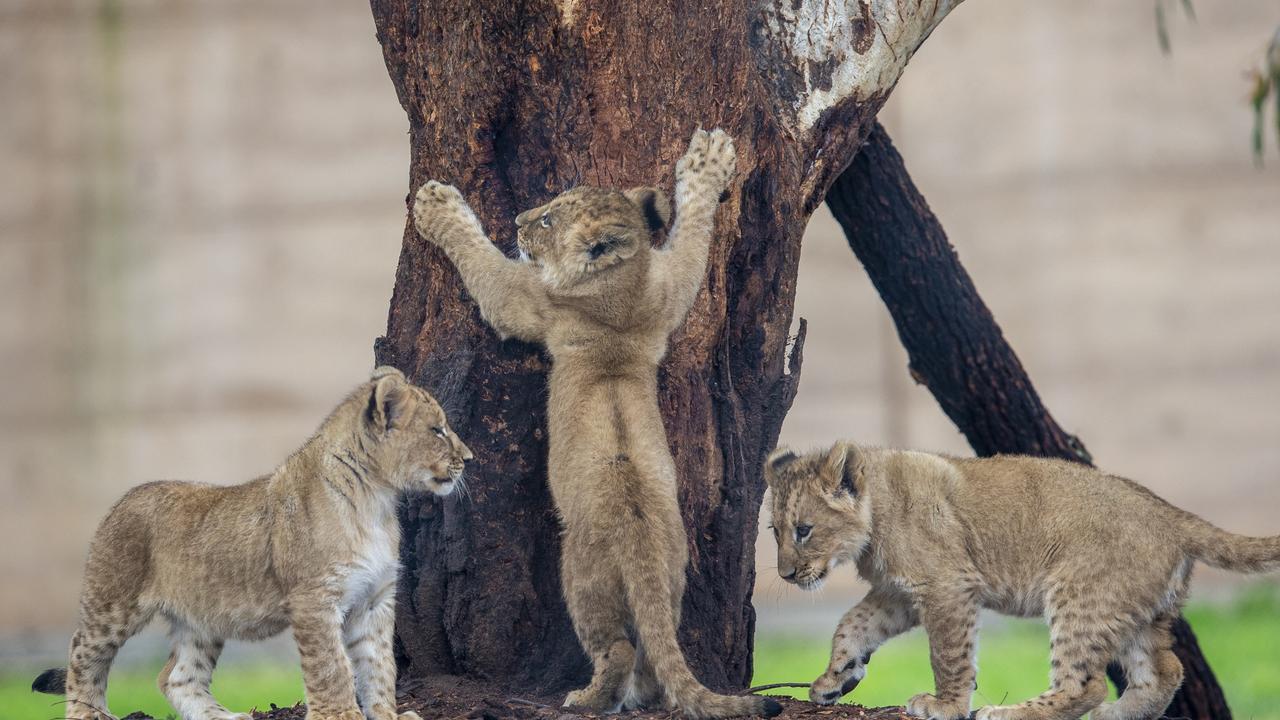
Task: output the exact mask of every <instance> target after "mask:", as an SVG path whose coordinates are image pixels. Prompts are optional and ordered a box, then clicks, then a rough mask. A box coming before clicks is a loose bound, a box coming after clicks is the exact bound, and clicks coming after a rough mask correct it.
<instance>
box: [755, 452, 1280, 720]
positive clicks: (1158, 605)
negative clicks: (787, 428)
mask: <svg viewBox="0 0 1280 720" xmlns="http://www.w3.org/2000/svg"><path fill="white" fill-rule="evenodd" d="M765 478H766V479H767V480H768V483H769V488H770V489H771V490H772V492H773V529H774V535H775V536H776V538H777V541H778V572H779V574H781V575H782V577H783V579H784V580H787V581H788V582H793V583H796V584H798V585H799V586H800V587H802V588H805V589H812V588H816V587H817V586H818V585H819V584H821V582H822V580H823V579H824V578H825V577H826V575H827V573H828V572H829V571H830V570H831V569H832V568H834V567H835V566H836V565H839V564H841V563H846V562H852V563H855V564H856V565H857V568H858V573H859V574H860V575H861V576H862V577H863V578H864V579H865V580H867V581H868V582H870V583H871V586H872V587H871V591H870V592H869V593H867V596H866V597H865V598H863V600H862V602H861V603H859V604H858V605H856V606H855V607H854V608H853V609H851V610H850V611H849V612H848V613H846V614H845V616H844V618H843V619H842V620H841V621H840V625H839V627H838V628H837V629H836V634H835V639H834V641H833V642H832V649H831V663H830V665H828V667H827V671H826V673H824V674H823V675H822V677H820V678H818V679H817V680H815V681H814V683H813V686H812V687H811V688H810V691H809V696H810V698H811V699H813V700H814V701H815V702H819V703H824V704H826V703H834V702H835V701H836V700H838V699H839V698H840V696H841V695H844V694H845V693H847V692H849V691H850V690H852V689H853V688H854V686H856V685H857V684H858V682H859V681H860V680H862V678H863V676H864V675H865V674H866V666H867V661H868V659H869V658H870V657H871V653H872V652H873V651H874V650H875V649H876V648H877V647H879V646H880V645H881V644H882V643H883V642H885V641H886V640H888V639H889V638H891V637H893V636H895V635H897V634H899V633H902V632H904V631H906V630H908V629H910V628H912V627H914V626H915V625H917V624H920V625H923V626H924V629H925V631H926V632H927V633H928V635H929V655H930V659H931V661H932V665H933V676H934V683H935V685H936V687H935V694H933V695H929V694H922V695H917V696H915V697H914V698H912V699H911V701H910V702H908V703H907V711H908V712H910V713H911V714H912V715H914V716H916V717H921V718H933V719H936V720H955V719H956V718H963V717H967V716H968V715H969V699H970V695H971V694H972V693H973V691H974V677H975V670H976V669H975V667H974V664H973V653H974V649H975V647H976V643H975V634H976V631H977V621H978V609H979V608H989V609H992V610H996V611H998V612H1002V613H1006V614H1009V615H1021V616H1028V617H1030V616H1036V615H1043V616H1044V617H1045V618H1046V619H1047V620H1048V623H1049V631H1050V635H1049V636H1050V648H1051V654H1052V663H1051V667H1052V670H1051V673H1050V675H1051V678H1052V682H1053V686H1052V687H1051V688H1050V689H1049V690H1048V691H1046V692H1044V693H1042V694H1041V695H1040V696H1039V697H1037V698H1034V699H1032V700H1029V701H1027V702H1024V703H1021V704H1019V705H1010V706H992V707H984V708H982V709H981V710H978V712H977V713H976V718H977V719H978V720H984V719H985V720H1014V719H1016V720H1074V719H1075V718H1078V717H1080V716H1081V715H1083V714H1084V713H1086V712H1089V711H1090V710H1093V715H1092V717H1093V718H1094V720H1146V719H1147V718H1156V717H1159V716H1160V714H1161V713H1162V712H1163V711H1164V709H1165V708H1166V707H1167V706H1168V705H1169V701H1170V700H1171V699H1172V698H1173V694H1174V692H1175V691H1176V690H1177V689H1178V685H1179V684H1180V683H1181V682H1182V665H1181V664H1180V663H1179V661H1178V658H1177V657H1176V656H1175V655H1174V654H1173V652H1172V650H1170V647H1171V644H1172V638H1171V635H1170V631H1169V627H1170V624H1171V623H1172V622H1173V621H1174V620H1175V619H1176V618H1177V617H1178V613H1179V609H1180V607H1181V604H1182V601H1183V598H1184V596H1185V595H1186V590H1187V580H1188V578H1189V576H1190V574H1191V567H1192V565H1193V563H1194V562H1195V561H1196V560H1201V561H1204V562H1206V563H1208V564H1210V565H1213V566H1215V567H1221V568H1227V569H1229V570H1236V571H1240V572H1260V571H1266V570H1272V569H1277V568H1280V537H1272V538H1250V537H1242V536H1240V535H1233V534H1231V533H1228V532H1225V531H1223V530H1219V529H1218V528H1216V527H1214V526H1213V525H1210V524H1209V523H1208V522H1206V521H1204V520H1202V519H1200V518H1199V517H1196V516H1195V515H1192V514H1191V513H1189V512H1186V511H1184V510H1179V509H1178V508H1176V507H1174V506H1172V505H1170V504H1169V503H1167V502H1165V501H1163V500H1161V499H1160V498H1158V497H1156V496H1155V495H1153V494H1152V493H1151V492H1150V491H1149V490H1147V489H1146V488H1144V487H1142V486H1140V485H1138V484H1136V483H1133V482H1130V481H1128V480H1125V479H1123V478H1118V477H1115V476H1111V475H1106V474H1104V473H1102V472H1099V471H1097V470H1094V469H1092V468H1089V467H1085V466H1084V465H1078V464H1076V463H1071V462H1067V461H1065V460H1053V459H1045V458H1032V457H1023V456H1012V455H1011V456H998V457H993V458H966V459H960V458H951V457H942V456H939V455H931V454H928V453H921V452H908V451H896V450H881V449H875V448H863V447H858V446H855V445H852V444H849V443H839V444H837V445H836V446H835V447H834V448H832V449H831V450H830V451H828V452H821V453H813V454H810V455H805V456H797V455H796V454H795V453H793V452H791V451H790V450H787V449H785V448H784V449H779V450H776V451H775V452H774V453H773V454H772V455H771V456H770V457H769V460H768V462H767V464H766V466H765ZM1112 661H1115V662H1117V663H1119V664H1120V665H1121V666H1122V667H1123V668H1124V673H1125V676H1126V677H1127V678H1128V681H1129V683H1128V688H1127V689H1126V690H1125V691H1124V693H1123V694H1122V695H1121V696H1120V698H1119V699H1118V700H1116V701H1115V702H1113V703H1106V704H1102V705H1101V706H1100V705H1099V704H1100V703H1102V701H1103V699H1105V698H1106V695H1107V685H1106V682H1107V680H1106V667H1107V664H1108V663H1109V662H1112Z"/></svg>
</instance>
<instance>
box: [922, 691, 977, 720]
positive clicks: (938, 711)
mask: <svg viewBox="0 0 1280 720" xmlns="http://www.w3.org/2000/svg"><path fill="white" fill-rule="evenodd" d="M907 714H908V715H910V716H912V717H918V718H925V720H961V718H966V717H969V706H968V705H967V704H963V705H962V704H961V703H960V702H959V701H958V700H944V699H941V698H937V697H934V696H933V695H930V694H929V693H920V694H919V695H916V696H915V697H913V698H911V699H910V700H908V701H907Z"/></svg>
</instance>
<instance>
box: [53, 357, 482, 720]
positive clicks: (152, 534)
mask: <svg viewBox="0 0 1280 720" xmlns="http://www.w3.org/2000/svg"><path fill="white" fill-rule="evenodd" d="M470 458H471V452H470V451H469V450H468V449H467V447H466V445H464V444H463V443H462V442H461V441H460V440H458V438H457V437H456V436H455V435H454V434H453V432H452V431H451V430H449V427H448V423H447V422H446V420H445V416H444V412H443V411H442V410H441V409H440V406H439V405H438V404H437V403H436V401H435V400H434V399H432V398H431V396H430V395H428V394H427V393H426V392H424V391H423V390H421V389H419V388H417V387H414V386H413V385H411V384H410V383H409V382H408V381H407V380H406V379H405V377H404V375H402V374H401V373H400V371H398V370H395V369H394V368H378V369H377V370H375V371H374V374H373V378H372V380H371V381H370V382H368V383H365V384H363V385H361V386H360V387H358V388H357V389H356V390H355V391H354V392H353V393H352V394H351V395H350V396H348V397H347V399H346V400H344V401H343V402H342V404H341V405H339V406H338V407H337V409H336V410H334V411H333V413H332V414H330V415H329V417H328V418H327V419H326V420H325V421H324V423H323V424H322V425H321V426H320V429H319V430H318V431H317V432H316V434H315V436H314V437H312V438H311V439H310V440H309V441H308V442H307V443H306V444H305V445H303V446H302V448H301V449H299V450H298V451H297V452H295V453H294V454H293V455H292V456H290V457H289V459H288V460H286V461H285V462H284V464H283V465H281V466H280V467H279V468H278V469H277V470H276V471H275V472H274V473H272V474H271V475H268V476H266V477H262V478H258V479H257V480H253V481H250V482H248V483H245V484H243V485H233V486H214V485H204V484H196V483H184V482H154V483H148V484H146V485H140V486H138V487H136V488H134V489H133V490H131V491H129V493H127V494H126V495H125V496H124V497H123V498H122V499H121V500H120V501H119V502H117V503H116V505H115V507H113V508H112V509H111V511H110V512H109V513H108V515H107V517H106V519H104V520H103V521H102V525H101V526H100V527H99V528H98V531H97V533H96V534H95V535H94V538H93V542H92V544H91V545H90V547H89V560H88V563H87V565H86V567H85V576H84V590H83V592H82V594H81V598H80V626H79V628H78V629H77V630H76V632H75V634H74V636H73V637H72V639H71V651H70V658H69V662H68V665H67V670H66V674H65V692H66V695H67V701H66V717H67V718H74V719H76V720H82V719H86V720H87V719H93V720H104V719H106V718H109V717H111V716H110V715H108V713H107V710H106V696H105V690H106V681H107V672H108V670H109V669H110V666H111V662H112V660H113V659H114V657H115V654H116V651H117V650H118V649H119V648H120V646H121V645H122V644H123V643H124V641H125V640H127V639H128V638H129V637H130V636H131V635H133V634H134V633H136V632H137V631H138V630H139V629H141V628H142V626H143V625H145V624H146V623H147V622H148V621H149V620H150V619H151V618H152V617H153V616H155V615H159V616H161V617H163V618H165V619H166V620H168V622H169V625H170V628H171V629H170V637H171V639H172V643H173V651H172V654H171V655H170V657H169V662H168V664H166V665H165V668H164V670H163V671H162V672H161V673H160V678H159V685H160V689H161V690H162V691H163V692H164V694H165V696H166V697H167V698H168V699H169V702H170V704H172V705H173V707H174V709H175V710H177V711H178V713H179V714H180V715H181V716H182V718H183V719H184V720H227V719H230V718H234V719H235V720H248V718H249V715H247V714H244V713H232V712H230V711H228V710H227V709H226V708H223V707H222V706H221V705H219V704H218V703H217V702H216V701H215V700H214V699H213V697H212V696H211V695H210V694H209V681H210V677H211V676H212V674H213V667H214V664H215V663H216V662H217V659H218V655H219V653H220V652H221V650H222V644H223V641H224V640H225V639H227V638H237V639H248V640H253V639H262V638H266V637H269V636H271V635H275V634H276V633H279V632H280V631H282V630H284V629H285V628H286V627H291V628H292V629H293V634H294V638H295V640H296V641H297V644H298V652H299V654H300V655H301V656H302V672H303V680H304V684H305V686H306V694H307V718H308V719H309V720H360V719H362V718H366V717H367V718H369V720H396V719H397V718H399V720H413V719H414V718H416V717H417V716H416V715H415V714H414V713H401V714H399V715H397V713H396V703H395V675H396V668H395V659H394V657H393V656H392V650H391V639H392V625H393V620H394V617H393V616H394V612H395V588H396V575H397V572H398V570H399V563H398V561H397V556H398V553H399V544H400V528H399V523H398V520H397V518H396V506H397V503H398V498H399V495H400V494H401V493H402V491H405V490H411V489H419V488H420V489H429V490H431V491H433V492H435V493H436V494H439V495H445V494H448V493H449V492H450V491H451V490H453V488H454V487H455V486H456V485H458V484H459V483H460V482H461V473H462V469H463V463H464V461H466V460H469V459H470ZM61 679H62V678H61V677H60V673H59V672H58V671H56V670H55V671H50V672H47V673H45V674H44V675H42V676H41V677H40V678H39V679H37V683H36V685H35V687H36V688H37V689H42V690H45V691H57V690H61V689H63V688H61V687H59V686H60V685H62V684H63V683H61V682H59V681H60V680H61ZM361 708H363V713H362V712H361Z"/></svg>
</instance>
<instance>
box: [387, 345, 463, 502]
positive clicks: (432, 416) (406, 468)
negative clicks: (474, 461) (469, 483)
mask: <svg viewBox="0 0 1280 720" xmlns="http://www.w3.org/2000/svg"><path fill="white" fill-rule="evenodd" d="M370 380H371V382H370V383H369V385H368V398H367V402H366V405H365V409H364V414H363V418H362V422H363V423H364V427H365V431H366V434H367V435H368V437H369V438H370V439H371V440H372V441H373V442H372V443H371V446H370V448H369V454H370V455H371V456H372V459H373V460H374V461H375V462H376V464H377V467H378V468H380V469H381V470H382V471H383V473H384V477H385V478H386V480H387V481H388V482H390V483H391V484H392V485H393V486H395V487H396V488H397V489H401V490H417V489H422V488H426V489H428V490H430V491H431V492H433V493H435V494H436V495H448V494H449V493H451V492H453V489H454V488H455V487H456V486H457V485H459V484H461V483H462V468H463V465H464V464H465V463H466V462H467V461H468V460H470V459H471V458H472V457H473V456H472V455H471V450H469V449H468V448H467V446H466V445H464V444H463V443H462V441H461V440H459V439H458V436H457V435H454V434H453V430H452V429H450V428H449V421H448V420H447V419H446V418H445V416H444V410H442V409H440V404H439V403H437V402H436V400H435V398H433V397H431V395H430V394H428V393H427V391H426V390H423V389H422V388H420V387H417V386H416V385H413V384H412V383H410V382H409V380H408V379H407V378H405V376H404V374H403V373H401V372H400V371H399V370H397V369H395V368H393V367H389V366H382V367H379V368H377V369H375V370H374V371H373V377H372V378H370Z"/></svg>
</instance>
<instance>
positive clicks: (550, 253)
mask: <svg viewBox="0 0 1280 720" xmlns="http://www.w3.org/2000/svg"><path fill="white" fill-rule="evenodd" d="M670 220H671V205H670V203H669V202H668V201H667V196H666V195H664V194H663V193H662V191H661V190H659V189H657V188H649V187H641V188H632V189H630V190H627V191H625V192H623V191H620V190H606V189H603V188H594V187H576V188H574V189H572V190H569V191H568V192H565V193H562V194H560V195H559V196H557V197H556V198H555V199H554V200H552V201H551V202H549V203H547V204H546V205H543V206H541V207H536V208H533V209H532V210H526V211H524V212H522V213H520V214H519V215H518V216H517V217H516V228H517V231H516V243H517V244H518V245H519V247H520V256H521V258H523V259H524V260H525V261H526V262H530V263H532V264H534V265H535V266H537V267H538V268H539V269H540V270H541V271H542V277H543V279H544V280H545V281H546V283H547V284H548V285H549V286H551V287H552V288H554V289H557V290H561V291H568V290H570V289H572V288H574V287H575V286H577V285H579V284H583V283H586V282H589V281H592V280H594V279H596V278H600V277H605V276H606V274H608V273H610V272H611V271H613V270H615V269H616V268H618V267H620V266H621V265H622V264H624V263H625V262H626V261H627V260H630V259H631V258H633V257H635V256H636V254H637V253H647V252H649V249H650V247H651V244H652V238H653V233H654V232H656V231H658V230H661V229H662V228H665V227H666V226H667V223H668V222H670Z"/></svg>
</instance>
